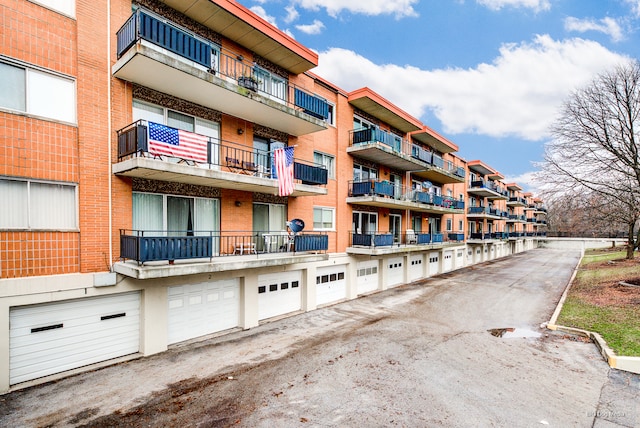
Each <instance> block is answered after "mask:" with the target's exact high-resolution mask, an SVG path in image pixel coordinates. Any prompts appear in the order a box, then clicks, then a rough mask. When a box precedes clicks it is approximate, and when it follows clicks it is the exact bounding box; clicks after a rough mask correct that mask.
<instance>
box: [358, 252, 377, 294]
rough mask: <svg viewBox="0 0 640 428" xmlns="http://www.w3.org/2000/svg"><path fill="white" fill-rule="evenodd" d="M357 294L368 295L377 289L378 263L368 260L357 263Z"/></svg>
mask: <svg viewBox="0 0 640 428" xmlns="http://www.w3.org/2000/svg"><path fill="white" fill-rule="evenodd" d="M357 269H358V272H356V276H357V278H358V283H357V287H358V294H363V293H369V292H371V291H376V290H377V289H378V261H377V260H368V261H366V262H358V264H357Z"/></svg>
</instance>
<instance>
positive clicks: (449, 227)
mask: <svg viewBox="0 0 640 428" xmlns="http://www.w3.org/2000/svg"><path fill="white" fill-rule="evenodd" d="M452 228H453V222H452V221H451V219H450V218H448V219H447V231H448V232H451V229H452Z"/></svg>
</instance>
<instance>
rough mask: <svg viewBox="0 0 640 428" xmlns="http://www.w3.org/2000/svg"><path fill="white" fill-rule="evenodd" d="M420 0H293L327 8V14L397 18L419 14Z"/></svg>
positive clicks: (318, 7) (309, 7)
mask: <svg viewBox="0 0 640 428" xmlns="http://www.w3.org/2000/svg"><path fill="white" fill-rule="evenodd" d="M418 1H419V0H394V1H390V0H349V1H345V0H293V3H295V4H297V5H299V6H300V7H301V8H303V9H308V10H314V11H317V10H320V9H326V11H327V14H329V16H331V17H334V18H335V17H336V16H338V15H339V14H340V12H342V11H347V12H351V13H357V14H362V15H368V16H375V15H395V17H396V18H404V17H407V16H417V12H416V11H415V10H414V9H413V5H414V4H416V3H418Z"/></svg>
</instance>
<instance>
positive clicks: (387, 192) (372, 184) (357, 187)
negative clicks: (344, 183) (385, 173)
mask: <svg viewBox="0 0 640 428" xmlns="http://www.w3.org/2000/svg"><path fill="white" fill-rule="evenodd" d="M395 193H396V192H395V186H394V185H393V183H390V182H388V181H384V180H382V181H381V180H366V181H350V182H349V196H384V197H390V198H393V197H394V196H395Z"/></svg>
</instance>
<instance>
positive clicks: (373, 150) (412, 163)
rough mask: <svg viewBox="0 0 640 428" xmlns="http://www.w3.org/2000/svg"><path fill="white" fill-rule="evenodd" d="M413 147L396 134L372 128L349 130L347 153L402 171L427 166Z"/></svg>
mask: <svg viewBox="0 0 640 428" xmlns="http://www.w3.org/2000/svg"><path fill="white" fill-rule="evenodd" d="M412 147H413V145H412V144H411V143H409V142H408V141H407V140H405V139H403V138H401V137H399V136H397V135H396V134H393V133H391V132H387V131H383V130H381V129H378V128H370V129H360V130H357V131H350V132H349V147H348V148H347V153H350V154H351V155H353V156H357V157H359V158H361V159H366V160H369V161H372V162H375V163H378V164H380V165H385V166H388V167H390V168H394V169H397V170H400V171H413V170H417V169H423V168H426V167H427V164H426V163H425V161H423V160H422V159H419V158H417V157H414V156H412Z"/></svg>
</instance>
